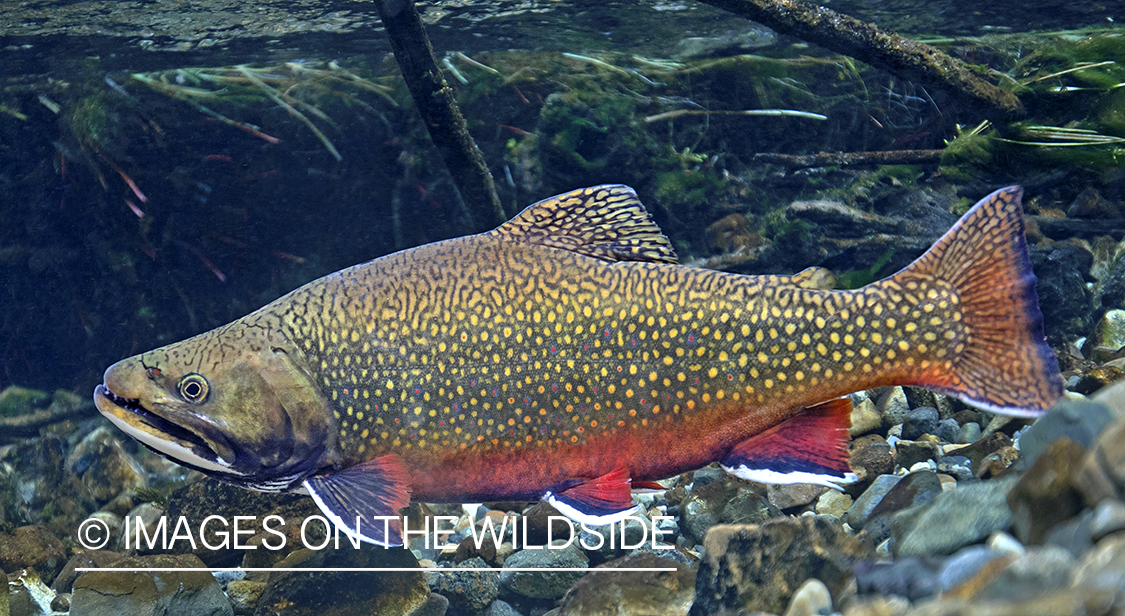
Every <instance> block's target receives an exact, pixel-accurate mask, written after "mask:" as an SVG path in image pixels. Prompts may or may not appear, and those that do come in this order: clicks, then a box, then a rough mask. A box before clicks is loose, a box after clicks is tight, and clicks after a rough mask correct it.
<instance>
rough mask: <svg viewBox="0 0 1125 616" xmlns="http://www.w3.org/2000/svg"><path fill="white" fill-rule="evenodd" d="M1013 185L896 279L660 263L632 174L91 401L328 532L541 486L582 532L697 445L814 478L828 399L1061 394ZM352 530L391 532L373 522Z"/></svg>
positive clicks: (125, 371) (842, 450) (845, 417)
mask: <svg viewBox="0 0 1125 616" xmlns="http://www.w3.org/2000/svg"><path fill="white" fill-rule="evenodd" d="M1021 194H1022V191H1021V189H1020V188H1018V187H1010V188H1005V189H1003V190H999V191H997V192H995V193H993V194H991V195H989V196H988V197H986V198H985V199H983V200H982V201H981V202H980V203H978V204H976V206H974V207H973V208H972V209H971V210H970V211H969V212H968V213H967V214H965V216H964V217H963V218H962V219H961V220H960V221H959V222H958V223H957V224H956V225H955V226H954V227H953V228H952V229H951V230H950V231H949V232H948V233H947V234H946V235H945V236H944V237H942V238H941V239H940V240H939V241H938V242H937V243H936V244H934V246H933V247H932V248H930V250H929V251H928V252H927V253H926V254H924V255H923V256H922V257H920V258H919V259H918V260H917V261H915V262H914V263H912V264H911V265H910V266H908V267H907V268H905V269H903V270H902V271H900V272H898V273H897V274H895V275H893V276H891V277H889V278H886V279H884V280H881V281H879V282H875V283H872V284H870V285H868V286H866V287H863V288H860V289H855V290H850V291H839V290H825V289H821V288H818V285H817V284H815V283H816V279H817V278H818V276H819V275H820V274H821V273H822V272H823V270H817V269H810V270H806V271H805V272H802V273H800V274H797V275H794V276H744V275H738V274H729V273H723V272H717V271H710V270H703V269H695V268H690V267H685V266H682V265H679V264H677V261H676V255H675V253H674V251H673V249H672V246H671V244H670V243H669V241H668V238H667V237H665V236H664V235H663V234H662V233H661V232H660V229H659V228H658V227H657V226H656V225H655V223H653V221H652V219H651V217H650V216H649V214H648V212H647V211H646V210H645V208H644V206H643V205H641V203H640V201H639V200H638V199H637V196H636V194H635V193H634V192H633V190H632V189H631V188H629V187H627V186H620V185H607V186H596V187H592V188H586V189H582V190H576V191H573V192H570V193H566V194H563V195H559V196H556V197H552V198H550V199H546V200H544V201H540V202H538V203H536V204H534V205H531V206H530V207H528V208H527V209H525V210H524V211H523V212H522V213H520V214H519V215H518V216H516V217H515V218H513V219H512V220H510V221H509V222H507V223H505V224H504V225H501V226H500V227H498V228H497V229H495V230H493V231H490V232H487V233H482V234H479V235H472V236H468V237H462V238H457V239H452V240H447V241H443V242H437V243H433V244H428V245H425V246H420V247H417V248H412V249H409V250H404V251H401V252H398V253H395V254H392V255H389V256H385V257H382V258H379V259H375V260H374V261H370V262H368V263H365V264H362V265H357V266H354V267H351V268H348V269H345V270H342V271H339V272H336V273H334V274H331V275H328V276H325V277H324V278H321V279H319V280H315V281H313V282H310V283H308V284H307V285H305V286H303V287H301V288H299V289H297V290H295V291H293V292H291V293H289V294H288V295H285V296H284V297H281V298H280V299H278V300H276V301H274V302H272V303H270V304H268V305H266V306H265V307H263V308H261V309H259V310H257V311H255V312H253V313H251V314H249V315H247V316H245V317H243V318H241V319H239V320H237V321H235V322H233V323H230V324H228V325H225V326H223V327H220V328H218V329H215V330H213V331H210V332H207V333H204V334H200V335H198V336H196V337H194V338H190V339H188V340H185V341H183V342H179V343H176V344H172V345H169V346H165V347H162V348H159V349H156V350H154V351H149V352H147V353H143V354H141V355H138V356H135V357H130V358H128V359H125V360H123V361H120V362H118V363H117V364H114V365H113V366H111V367H110V368H109V369H108V370H107V371H106V373H105V384H104V385H99V386H98V387H97V388H96V390H95V391H94V399H95V401H96V402H97V407H98V409H99V410H100V411H101V412H102V413H103V414H104V415H105V416H106V417H108V418H109V420H110V421H111V422H113V423H114V424H115V425H117V426H118V427H120V428H121V429H122V430H124V431H125V432H127V433H128V434H130V435H132V436H133V437H135V438H137V439H138V440H140V441H141V442H142V443H144V444H145V445H147V446H148V447H150V448H152V449H153V450H155V451H156V452H157V453H160V454H162V455H164V456H166V457H168V458H170V459H172V460H174V461H176V462H179V463H181V464H183V465H185V466H188V467H191V468H194V469H197V470H200V471H202V472H204V473H207V474H208V475H211V476H214V477H217V478H219V479H221V480H224V481H228V482H230V483H233V484H236V485H239V486H242V487H245V488H250V489H253V490H261V491H271V492H283V491H297V490H302V489H303V490H306V491H308V493H309V494H311V495H312V497H313V498H314V499H315V501H316V503H317V505H318V506H319V507H320V508H321V509H322V510H323V512H324V513H325V514H326V515H327V516H328V517H329V519H331V520H333V521H334V522H336V523H337V525H338V526H339V527H341V530H345V532H353V531H352V530H348V529H354V527H355V526H356V524H355V522H354V520H355V519H356V518H357V516H359V518H360V519H362V520H371V519H372V517H373V516H395V515H397V510H398V509H400V508H402V507H404V506H406V505H407V504H408V503H409V502H410V500H411V498H413V499H415V500H419V501H429V502H479V501H501V500H535V499H539V498H546V499H547V500H548V501H550V502H551V503H553V504H554V505H555V506H556V507H557V508H558V509H559V510H560V511H562V512H563V513H565V514H567V515H569V516H571V517H572V518H574V519H576V520H578V521H582V522H586V523H590V524H605V523H609V522H613V521H616V520H619V519H622V518H624V517H625V516H626V515H628V514H630V513H631V512H633V511H634V508H633V503H632V500H631V497H630V481H638V482H639V481H651V480H656V479H660V478H664V477H669V476H672V475H675V474H677V473H682V472H685V471H688V470H691V469H695V468H698V467H700V466H703V465H705V464H708V463H710V462H712V461H720V462H721V463H722V465H723V467H724V468H726V469H727V470H728V471H729V472H731V473H733V474H735V475H737V476H739V477H743V478H746V479H751V480H755V481H764V482H771V483H819V484H825V485H832V486H835V485H836V484H838V483H844V482H847V481H850V480H854V475H853V474H852V473H851V472H850V469H849V467H848V456H847V444H846V440H847V428H848V426H849V423H850V413H851V405H850V402H849V401H848V399H847V398H846V397H844V398H841V396H845V395H846V394H848V393H850V392H854V391H857V390H861V389H867V388H871V387H876V386H880V385H919V386H922V387H927V388H929V389H932V390H935V391H939V392H943V393H947V394H951V395H953V396H957V397H959V398H961V399H962V400H965V401H966V402H968V403H970V404H972V405H974V406H977V407H980V408H984V409H987V410H990V411H996V412H1000V413H1008V414H1012V415H1035V414H1038V413H1040V412H1042V411H1044V410H1045V409H1047V408H1048V407H1050V405H1051V404H1052V403H1053V402H1054V401H1055V400H1056V399H1058V398H1059V397H1060V396H1061V395H1062V393H1063V383H1062V379H1061V377H1060V376H1059V373H1058V365H1057V363H1056V360H1055V357H1054V355H1053V354H1052V352H1051V350H1050V348H1049V347H1048V346H1047V345H1046V343H1045V342H1044V340H1043V327H1042V317H1041V314H1040V311H1039V306H1038V299H1037V297H1036V294H1035V277H1034V275H1033V274H1032V271H1031V265H1030V261H1029V259H1028V255H1027V245H1026V240H1025V238H1024V227H1023V218H1022V208H1021V205H1020V197H1021ZM358 536H359V537H360V538H362V539H363V540H364V541H368V542H372V543H377V544H381V545H397V544H399V543H401V534H400V529H399V528H398V525H397V524H391V525H389V526H386V525H384V524H372V523H368V524H364V525H363V527H362V529H361V530H360V531H359V533H358Z"/></svg>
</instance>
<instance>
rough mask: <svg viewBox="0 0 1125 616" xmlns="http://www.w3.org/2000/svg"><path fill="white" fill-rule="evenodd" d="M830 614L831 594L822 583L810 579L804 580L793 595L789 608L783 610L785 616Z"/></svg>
mask: <svg viewBox="0 0 1125 616" xmlns="http://www.w3.org/2000/svg"><path fill="white" fill-rule="evenodd" d="M831 612H832V593H830V592H828V587H827V586H825V585H824V582H821V581H820V580H818V579H816V578H812V579H810V580H806V581H805V583H804V584H801V587H800V588H798V589H797V592H795V593H793V598H792V599H791V600H790V601H789V607H788V608H786V610H785V616H819V615H820V614H828V613H831Z"/></svg>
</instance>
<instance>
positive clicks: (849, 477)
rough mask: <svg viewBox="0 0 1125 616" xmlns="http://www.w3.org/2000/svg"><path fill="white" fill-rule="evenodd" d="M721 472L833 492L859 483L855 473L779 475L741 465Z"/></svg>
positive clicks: (759, 481) (746, 478)
mask: <svg viewBox="0 0 1125 616" xmlns="http://www.w3.org/2000/svg"><path fill="white" fill-rule="evenodd" d="M723 470H724V471H726V472H728V473H730V474H731V475H734V476H735V477H738V478H739V479H745V480H747V481H757V482H758V483H774V484H791V483H808V484H813V485H818V486H824V487H826V488H832V489H833V490H843V488H842V487H840V484H847V483H855V482H856V481H859V476H858V475H856V474H855V473H845V474H844V476H843V477H833V476H832V475H818V474H816V473H805V472H802V471H795V472H792V473H779V472H777V471H771V470H769V469H764V468H747V467H746V466H742V465H739V466H738V467H737V468H731V467H729V466H724V467H723Z"/></svg>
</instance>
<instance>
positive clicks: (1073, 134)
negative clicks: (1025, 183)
mask: <svg viewBox="0 0 1125 616" xmlns="http://www.w3.org/2000/svg"><path fill="white" fill-rule="evenodd" d="M1022 129H1023V130H1024V132H1025V133H1026V134H1027V135H1028V136H1029V137H1032V138H1035V139H1041V141H1023V140H1017V139H1005V138H1003V137H994V139H996V140H997V141H1003V142H1005V143H1014V144H1017V145H1031V146H1039V147H1045V148H1061V147H1079V146H1090V145H1110V144H1116V143H1125V138H1123V137H1115V136H1113V135H1103V134H1101V133H1098V132H1097V131H1095V130H1090V129H1086V128H1067V127H1060V126H1024V127H1022Z"/></svg>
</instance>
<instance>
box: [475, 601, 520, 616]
mask: <svg viewBox="0 0 1125 616" xmlns="http://www.w3.org/2000/svg"><path fill="white" fill-rule="evenodd" d="M481 616H523V614H520V613H519V612H518V611H517V610H516V608H514V607H512V604H511V603H508V602H507V601H501V600H499V599H497V600H495V601H493V602H492V605H490V606H488V609H487V610H485V611H484V613H483V614H482V615H481Z"/></svg>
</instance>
